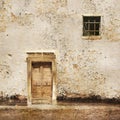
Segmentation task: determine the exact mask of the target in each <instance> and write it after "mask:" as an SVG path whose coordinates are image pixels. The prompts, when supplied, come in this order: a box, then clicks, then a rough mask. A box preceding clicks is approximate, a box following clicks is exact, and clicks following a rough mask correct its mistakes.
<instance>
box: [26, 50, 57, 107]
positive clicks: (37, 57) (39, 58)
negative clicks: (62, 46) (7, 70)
mask: <svg viewBox="0 0 120 120" xmlns="http://www.w3.org/2000/svg"><path fill="white" fill-rule="evenodd" d="M27 54H28V57H27V89H28V98H27V103H28V105H32V90H31V89H32V84H31V82H32V62H51V63H52V101H51V104H54V103H56V56H55V54H54V53H51V52H37V53H36V52H28V53H27Z"/></svg>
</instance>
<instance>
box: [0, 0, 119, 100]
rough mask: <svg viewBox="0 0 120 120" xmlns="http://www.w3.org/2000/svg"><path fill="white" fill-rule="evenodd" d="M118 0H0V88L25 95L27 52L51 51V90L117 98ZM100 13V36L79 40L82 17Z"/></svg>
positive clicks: (59, 92) (3, 90) (3, 91)
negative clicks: (54, 83)
mask: <svg viewBox="0 0 120 120" xmlns="http://www.w3.org/2000/svg"><path fill="white" fill-rule="evenodd" d="M119 4H120V1H118V0H109V1H108V0H1V1H0V56H1V57H0V91H2V94H4V95H6V94H8V95H12V94H15V93H16V94H22V95H26V96H27V63H26V57H27V54H26V53H27V52H28V51H32V52H34V51H37V52H40V51H55V54H56V64H57V95H58V96H62V95H68V96H69V95H71V94H79V95H80V96H81V97H86V96H89V95H100V96H101V97H103V98H112V97H115V98H119V97H120V62H119V61H120V14H119V11H120V6H119ZM85 14H88V15H100V16H101V39H100V40H85V39H82V27H83V21H82V16H83V15H85Z"/></svg>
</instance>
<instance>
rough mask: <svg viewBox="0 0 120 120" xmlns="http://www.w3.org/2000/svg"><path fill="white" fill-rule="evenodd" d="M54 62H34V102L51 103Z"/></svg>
mask: <svg viewBox="0 0 120 120" xmlns="http://www.w3.org/2000/svg"><path fill="white" fill-rule="evenodd" d="M51 99H52V63H51V62H35V63H32V103H51Z"/></svg>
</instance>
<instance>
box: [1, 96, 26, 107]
mask: <svg viewBox="0 0 120 120" xmlns="http://www.w3.org/2000/svg"><path fill="white" fill-rule="evenodd" d="M0 105H3V106H4V105H10V106H16V105H17V106H26V105H27V98H26V97H25V96H23V95H19V94H15V95H11V96H8V95H7V96H4V97H3V96H0Z"/></svg>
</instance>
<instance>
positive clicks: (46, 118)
mask: <svg viewBox="0 0 120 120" xmlns="http://www.w3.org/2000/svg"><path fill="white" fill-rule="evenodd" d="M0 120H120V104H103V103H99V104H97V103H64V104H62V103H59V104H56V105H50V104H39V105H31V106H0Z"/></svg>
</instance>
